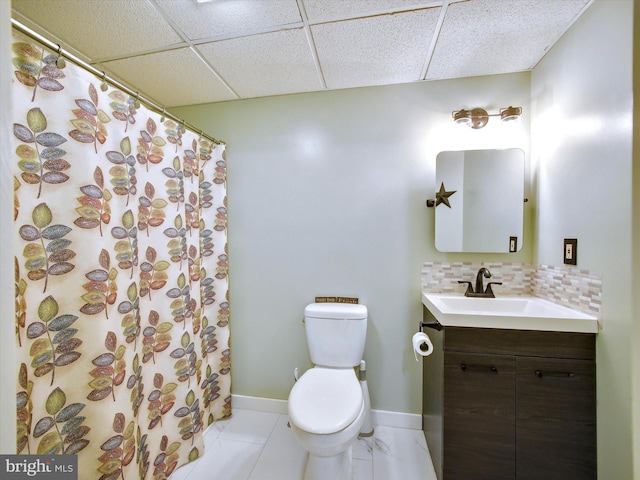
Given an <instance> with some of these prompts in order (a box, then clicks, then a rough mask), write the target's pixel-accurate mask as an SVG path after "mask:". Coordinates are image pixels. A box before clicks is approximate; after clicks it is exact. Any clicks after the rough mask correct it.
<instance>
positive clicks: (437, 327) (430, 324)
mask: <svg viewBox="0 0 640 480" xmlns="http://www.w3.org/2000/svg"><path fill="white" fill-rule="evenodd" d="M424 328H432V329H434V330H437V331H440V330H442V325H441V324H440V322H438V321H435V322H422V321H421V322H418V331H419V332H422V331H424V330H423V329H424Z"/></svg>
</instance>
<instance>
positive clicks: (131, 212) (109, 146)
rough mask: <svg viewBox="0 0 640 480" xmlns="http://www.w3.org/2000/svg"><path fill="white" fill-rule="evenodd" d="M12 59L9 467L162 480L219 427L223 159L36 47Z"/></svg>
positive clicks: (224, 358)
mask: <svg viewBox="0 0 640 480" xmlns="http://www.w3.org/2000/svg"><path fill="white" fill-rule="evenodd" d="M16 35H17V34H16ZM12 58H13V65H12V67H11V68H12V71H13V72H14V75H13V85H12V89H13V92H12V95H13V122H14V125H13V136H12V138H11V139H7V140H8V142H9V143H10V145H9V148H11V149H12V151H13V152H15V169H14V171H13V172H12V173H13V176H14V191H15V197H14V202H15V205H14V218H15V225H14V230H15V237H14V245H15V247H14V258H15V260H14V269H15V295H16V296H15V309H16V325H15V327H16V342H17V343H18V345H19V348H18V361H17V365H18V366H19V371H17V372H15V373H16V376H17V382H18V388H17V392H18V393H17V398H16V401H17V404H16V408H17V439H16V442H17V449H16V453H19V454H62V453H64V454H77V455H78V465H79V478H81V479H83V480H84V479H92V478H93V479H100V480H115V479H119V478H120V479H126V480H128V479H138V478H139V479H154V480H160V479H164V478H168V477H169V475H170V474H171V473H172V472H173V471H174V470H175V469H176V468H177V467H178V466H180V465H182V464H184V463H186V462H189V461H192V460H194V459H196V458H198V457H199V456H201V455H202V453H203V440H202V437H203V435H202V434H203V430H204V429H205V428H206V427H207V426H208V425H209V424H211V423H212V422H214V421H215V420H217V419H219V418H223V417H225V416H228V415H229V414H230V413H231V395H230V374H229V372H230V366H231V363H230V351H229V329H228V322H229V300H228V281H227V280H228V278H227V272H228V268H227V250H226V246H227V234H226V229H227V216H226V163H225V146H224V144H221V143H218V142H217V141H216V142H213V141H211V140H208V139H205V138H202V137H201V135H198V134H197V133H193V132H190V131H187V130H186V129H185V128H184V127H183V126H182V125H181V124H179V123H177V122H175V121H173V120H170V119H169V120H168V119H165V118H164V117H162V116H161V115H160V114H157V113H154V112H153V111H150V110H149V109H147V108H146V107H145V106H144V105H140V103H139V102H138V101H137V99H136V98H132V97H131V96H130V95H127V94H125V93H123V92H122V91H120V90H118V89H115V88H113V87H111V86H108V85H107V84H106V83H104V79H103V78H100V77H95V76H94V75H92V74H91V73H89V72H88V71H86V70H84V69H82V68H80V67H79V66H76V65H71V64H68V65H66V66H64V65H62V63H61V62H59V61H58V56H57V52H48V51H46V49H43V48H42V47H40V46H38V45H36V44H35V43H34V42H30V41H28V40H25V39H22V38H21V37H18V36H14V43H13V53H12ZM7 67H8V66H7ZM150 74H151V73H150ZM4 148H7V146H6V144H5V147H4ZM7 227H9V228H10V226H4V228H7Z"/></svg>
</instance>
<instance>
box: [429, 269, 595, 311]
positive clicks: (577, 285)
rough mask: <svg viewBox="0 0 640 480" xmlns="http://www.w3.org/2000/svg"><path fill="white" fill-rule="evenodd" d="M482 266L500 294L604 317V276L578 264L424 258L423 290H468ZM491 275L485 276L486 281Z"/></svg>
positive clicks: (441, 291) (449, 291)
mask: <svg viewBox="0 0 640 480" xmlns="http://www.w3.org/2000/svg"><path fill="white" fill-rule="evenodd" d="M480 267H486V268H488V269H489V271H490V272H491V274H492V276H491V279H490V281H492V282H502V285H495V286H494V289H493V291H494V292H495V294H496V295H534V296H536V297H540V298H544V299H545V300H549V301H551V302H554V303H557V304H560V305H564V306H566V307H569V308H573V309H574V310H579V311H581V312H584V313H587V314H590V315H594V316H596V317H598V318H600V307H601V304H602V280H601V278H600V275H599V274H595V273H593V272H588V271H585V270H578V269H576V268H566V267H553V266H549V265H531V264H525V263H500V262H494V263H491V262H487V263H484V262H483V263H480V262H451V263H447V262H424V263H423V265H422V273H421V277H422V291H423V292H431V293H460V294H462V293H464V291H465V288H466V287H465V285H461V284H459V283H458V280H465V281H470V282H472V284H475V279H476V273H477V272H478V269H479V268H480ZM486 282H487V279H485V285H486Z"/></svg>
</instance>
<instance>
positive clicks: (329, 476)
mask: <svg viewBox="0 0 640 480" xmlns="http://www.w3.org/2000/svg"><path fill="white" fill-rule="evenodd" d="M352 448H353V447H352V446H350V447H349V448H348V449H347V450H346V451H344V452H342V453H339V454H338V455H333V456H330V457H319V456H317V455H311V454H309V458H308V459H307V466H306V467H305V470H304V477H303V480H350V479H351V460H352V453H351V452H352Z"/></svg>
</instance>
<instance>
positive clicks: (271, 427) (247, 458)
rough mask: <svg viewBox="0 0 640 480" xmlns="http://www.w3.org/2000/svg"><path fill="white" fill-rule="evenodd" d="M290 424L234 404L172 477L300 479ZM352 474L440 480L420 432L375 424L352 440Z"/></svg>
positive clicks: (373, 479) (364, 479) (363, 478)
mask: <svg viewBox="0 0 640 480" xmlns="http://www.w3.org/2000/svg"><path fill="white" fill-rule="evenodd" d="M287 423H288V417H287V415H280V414H277V413H265V412H258V411H251V410H240V409H235V410H234V413H233V416H232V417H231V418H230V419H225V420H220V421H218V422H216V423H215V424H214V425H211V426H210V427H209V428H208V429H207V431H206V432H205V438H204V443H205V453H204V455H203V457H201V458H200V459H198V460H196V461H194V462H191V463H190V464H187V465H185V466H183V467H181V468H179V469H178V470H176V471H175V472H173V474H172V475H171V478H170V480H301V479H302V474H303V471H304V466H305V462H306V459H307V452H305V451H304V449H303V448H302V447H301V446H300V445H299V444H298V442H297V440H296V439H295V437H294V435H293V432H292V431H291V429H290V428H289V427H288V426H287ZM351 478H352V480H396V479H397V480H436V476H435V472H434V470H433V466H432V464H431V459H430V457H429V452H428V449H427V444H426V442H425V440H424V435H423V433H422V431H420V430H410V429H405V428H394V427H387V426H380V425H376V427H375V432H374V435H373V436H371V437H363V438H359V439H358V440H356V442H355V443H354V446H353V463H352V476H351ZM327 480H333V479H327Z"/></svg>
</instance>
